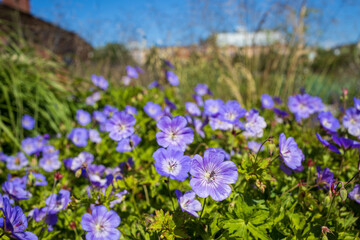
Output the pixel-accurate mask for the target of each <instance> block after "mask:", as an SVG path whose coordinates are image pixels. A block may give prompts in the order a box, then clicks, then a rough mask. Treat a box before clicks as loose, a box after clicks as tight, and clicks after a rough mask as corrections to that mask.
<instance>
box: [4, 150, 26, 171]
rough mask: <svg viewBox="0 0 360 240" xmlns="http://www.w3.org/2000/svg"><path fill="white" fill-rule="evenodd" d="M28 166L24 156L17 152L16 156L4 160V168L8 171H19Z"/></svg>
mask: <svg viewBox="0 0 360 240" xmlns="http://www.w3.org/2000/svg"><path fill="white" fill-rule="evenodd" d="M28 164H29V161H28V159H27V158H26V156H25V154H24V153H22V152H18V153H17V154H16V156H9V157H8V158H7V159H6V167H7V169H9V170H20V169H22V168H23V167H25V166H27V165H28Z"/></svg>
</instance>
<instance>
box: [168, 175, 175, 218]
mask: <svg viewBox="0 0 360 240" xmlns="http://www.w3.org/2000/svg"><path fill="white" fill-rule="evenodd" d="M167 188H168V192H169V198H170V199H171V204H172V207H173V211H174V212H175V205H174V201H173V199H172V197H171V192H170V177H168V178H167Z"/></svg>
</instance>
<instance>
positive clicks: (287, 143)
mask: <svg viewBox="0 0 360 240" xmlns="http://www.w3.org/2000/svg"><path fill="white" fill-rule="evenodd" d="M279 150H280V158H281V159H282V160H283V161H284V163H285V164H286V166H287V167H289V168H291V169H292V170H295V169H298V168H299V167H301V162H302V161H304V160H305V157H304V154H303V152H302V151H301V149H300V148H298V146H297V143H296V142H295V140H294V138H293V137H289V138H288V139H286V136H285V134H284V133H281V134H280V137H279Z"/></svg>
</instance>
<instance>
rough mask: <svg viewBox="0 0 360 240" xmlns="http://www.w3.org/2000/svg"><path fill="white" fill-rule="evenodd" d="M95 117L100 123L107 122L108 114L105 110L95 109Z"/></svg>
mask: <svg viewBox="0 0 360 240" xmlns="http://www.w3.org/2000/svg"><path fill="white" fill-rule="evenodd" d="M93 118H94V119H95V120H96V121H97V122H99V123H104V122H106V115H105V114H104V113H103V112H100V111H94V112H93Z"/></svg>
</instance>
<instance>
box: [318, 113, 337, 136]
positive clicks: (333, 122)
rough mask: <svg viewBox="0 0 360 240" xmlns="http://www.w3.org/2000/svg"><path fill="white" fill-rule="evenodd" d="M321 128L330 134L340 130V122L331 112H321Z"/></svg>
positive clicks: (319, 116)
mask: <svg viewBox="0 0 360 240" xmlns="http://www.w3.org/2000/svg"><path fill="white" fill-rule="evenodd" d="M318 118H319V121H320V124H321V126H323V128H325V129H326V130H328V131H330V132H336V130H338V129H339V128H340V123H339V120H337V119H336V118H334V117H333V115H332V114H331V112H329V111H328V112H320V113H319V115H318Z"/></svg>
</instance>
